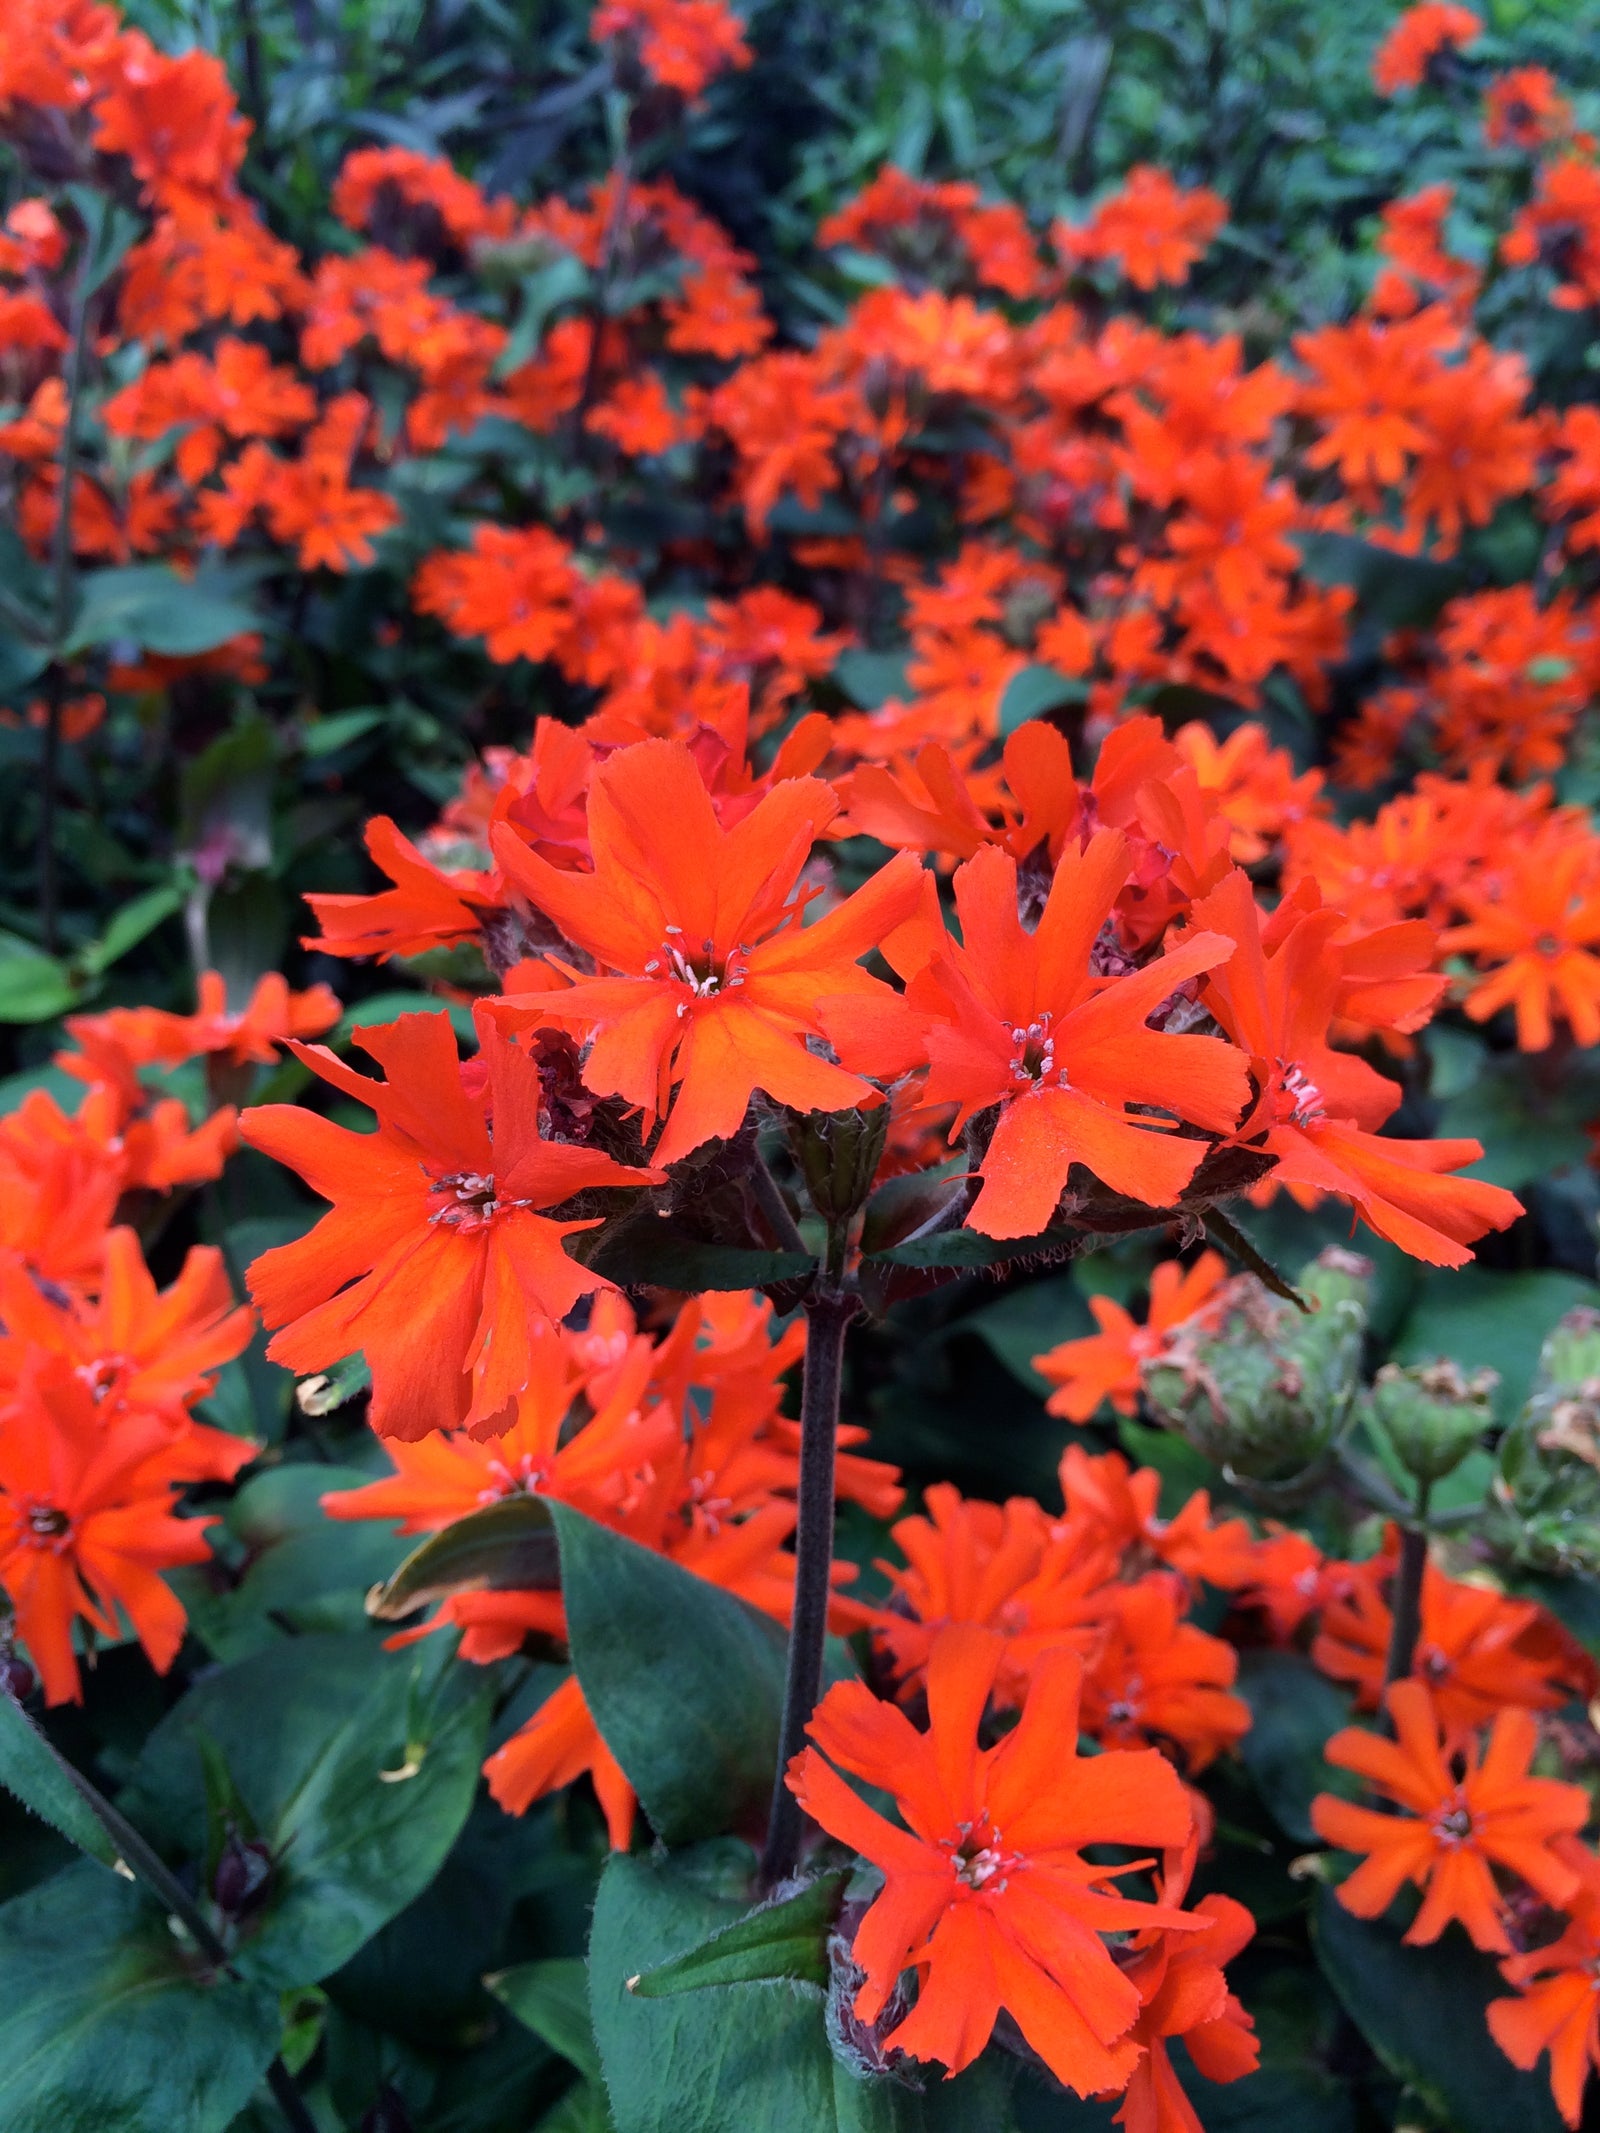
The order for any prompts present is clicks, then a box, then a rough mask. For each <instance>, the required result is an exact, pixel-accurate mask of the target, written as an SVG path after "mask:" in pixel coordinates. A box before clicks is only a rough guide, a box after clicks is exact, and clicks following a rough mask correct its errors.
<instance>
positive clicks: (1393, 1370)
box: [1372, 1358, 1500, 1482]
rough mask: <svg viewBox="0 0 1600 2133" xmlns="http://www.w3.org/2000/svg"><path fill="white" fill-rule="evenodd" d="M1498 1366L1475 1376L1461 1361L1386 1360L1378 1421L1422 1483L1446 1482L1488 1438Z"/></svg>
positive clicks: (1377, 1390)
mask: <svg viewBox="0 0 1600 2133" xmlns="http://www.w3.org/2000/svg"><path fill="white" fill-rule="evenodd" d="M1499 1382H1500V1373H1499V1372H1498V1371H1497V1370H1475V1371H1474V1372H1473V1373H1472V1375H1471V1376H1470V1377H1469V1376H1468V1375H1467V1373H1466V1372H1465V1371H1464V1370H1463V1369H1462V1368H1461V1366H1460V1364H1459V1363H1452V1362H1449V1361H1446V1360H1444V1359H1442V1358H1441V1359H1440V1360H1439V1361H1438V1362H1434V1363H1410V1364H1407V1365H1405V1366H1404V1367H1402V1366H1401V1365H1400V1364H1398V1363H1385V1364H1384V1366H1383V1368H1382V1369H1381V1370H1380V1371H1379V1372H1378V1375H1377V1378H1376V1379H1375V1381H1374V1383H1373V1387H1372V1419H1373V1422H1374V1424H1375V1425H1376V1427H1377V1428H1378V1429H1379V1430H1380V1431H1381V1432H1382V1434H1383V1436H1384V1437H1385V1438H1386V1439H1387V1440H1388V1443H1389V1445H1390V1446H1391V1448H1392V1449H1393V1451H1394V1455H1395V1457H1396V1458H1397V1459H1398V1460H1399V1462H1400V1464H1401V1465H1402V1466H1403V1467H1404V1468H1405V1470H1406V1472H1407V1473H1408V1474H1410V1475H1411V1476H1412V1477H1413V1478H1414V1479H1415V1480H1417V1481H1427V1482H1433V1481H1442V1480H1443V1479H1444V1477H1445V1475H1446V1474H1449V1473H1453V1472H1454V1470H1455V1469H1456V1468H1457V1467H1458V1466H1459V1465H1460V1464H1461V1462H1462V1460H1463V1459H1465V1457H1466V1456H1467V1454H1468V1452H1470V1451H1471V1450H1472V1449H1473V1447H1474V1446H1475V1445H1477V1444H1481V1443H1482V1441H1483V1433H1484V1431H1485V1430H1486V1429H1487V1428H1488V1426H1489V1424H1490V1422H1491V1421H1492V1420H1493V1414H1492V1410H1491V1408H1490V1405H1489V1402H1490V1400H1491V1398H1492V1396H1493V1393H1494V1389H1495V1387H1496V1386H1497V1385H1498V1384H1499Z"/></svg>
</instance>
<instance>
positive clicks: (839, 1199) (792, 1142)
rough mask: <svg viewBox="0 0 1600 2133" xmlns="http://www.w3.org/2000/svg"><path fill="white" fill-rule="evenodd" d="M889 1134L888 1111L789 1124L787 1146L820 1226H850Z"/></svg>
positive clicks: (820, 1114) (812, 1114) (878, 1108)
mask: <svg viewBox="0 0 1600 2133" xmlns="http://www.w3.org/2000/svg"><path fill="white" fill-rule="evenodd" d="M888 1131H889V1106H888V1105H887V1104H886V1103H882V1104H874V1105H873V1106H872V1108H871V1109H870V1110H863V1111H809V1112H807V1113H806V1114H805V1115H804V1116H803V1117H796V1118H793V1119H791V1120H790V1123H789V1146H790V1147H791V1148H792V1149H793V1151H794V1159H795V1161H796V1162H797V1163H798V1164H799V1166H800V1175H801V1176H802V1177H803V1178H804V1179H805V1183H806V1192H807V1194H808V1195H809V1196H810V1200H811V1204H812V1206H813V1207H814V1208H815V1209H816V1211H817V1213H818V1214H819V1215H820V1216H821V1217H822V1219H823V1221H824V1222H827V1223H834V1222H848V1221H849V1219H850V1217H851V1216H852V1215H853V1214H855V1213H856V1212H857V1210H858V1209H859V1208H861V1207H864V1206H865V1204H866V1199H867V1194H868V1193H869V1192H871V1190H872V1181H873V1179H874V1178H875V1177H876V1176H877V1174H878V1164H879V1162H880V1161H881V1159H882V1156H883V1143H884V1139H885V1137H886V1135H887V1134H888Z"/></svg>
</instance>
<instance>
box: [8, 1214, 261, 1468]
mask: <svg viewBox="0 0 1600 2133" xmlns="http://www.w3.org/2000/svg"><path fill="white" fill-rule="evenodd" d="M97 1287H98V1291H99V1295H98V1300H97V1301H96V1302H93V1303H88V1302H84V1301H82V1300H80V1299H78V1298H75V1297H72V1296H70V1295H67V1296H62V1295H60V1294H56V1295H51V1294H50V1293H48V1292H47V1291H46V1290H44V1289H42V1288H41V1287H40V1285H39V1283H38V1282H37V1281H36V1280H35V1279H34V1277H33V1276H32V1275H31V1274H29V1273H28V1272H27V1271H26V1269H25V1268H24V1267H23V1265H22V1263H21V1262H20V1261H19V1260H9V1261H7V1260H4V1259H0V1321H3V1323H4V1326H5V1337H4V1338H0V1403H3V1401H4V1399H5V1398H6V1397H7V1394H8V1390H9V1389H10V1388H11V1387H13V1386H14V1385H15V1384H16V1383H17V1381H18V1379H19V1377H20V1376H22V1375H24V1374H25V1373H26V1371H27V1369H28V1368H30V1367H32V1365H33V1363H34V1362H35V1361H36V1360H37V1359H38V1357H39V1356H40V1355H41V1354H48V1355H56V1356H59V1357H61V1358H62V1359H63V1361H65V1362H66V1363H69V1364H70V1365H71V1367H72V1369H73V1371H74V1373H75V1375H76V1376H77V1378H78V1379H79V1381H80V1382H81V1383H82V1384H84V1385H86V1386H88V1388H89V1390H90V1391H91V1392H92V1393H93V1395H94V1398H95V1401H96V1404H97V1406H98V1409H99V1413H100V1418H101V1423H102V1425H103V1427H105V1428H106V1429H108V1430H109V1429H112V1428H114V1427H116V1426H117V1425H118V1424H120V1423H122V1422H123V1421H125V1420H127V1419H129V1418H133V1419H136V1420H137V1421H139V1422H141V1423H149V1422H152V1421H153V1422H157V1423H159V1424H160V1425H161V1427H162V1428H163V1429H164V1430H165V1431H166V1433H167V1435H168V1437H169V1438H171V1439H172V1440H174V1441H175V1442H181V1444H182V1449H183V1457H184V1460H185V1472H186V1474H187V1475H188V1477H189V1478H191V1479H193V1480H196V1481H200V1480H218V1481H230V1480H232V1478H233V1476H234V1475H235V1474H237V1473H238V1471H239V1469H240V1468H241V1467H242V1466H245V1465H248V1463H249V1462H250V1460H251V1459H253V1458H254V1457H255V1454H256V1446H255V1445H254V1444H252V1443H251V1441H250V1439H249V1438H248V1437H235V1436H233V1435H231V1434H230V1433H229V1432H228V1431H226V1430H221V1429H211V1428H207V1427H205V1426H203V1425H202V1424H200V1423H197V1422H195V1421H194V1420H193V1419H192V1417H191V1415H190V1409H191V1408H192V1407H193V1406H194V1404H195V1402H196V1401H197V1400H203V1399H204V1398H205V1397H206V1396H207V1394H209V1393H211V1392H213V1391H214V1390H215V1389H216V1382H217V1379H216V1373H217V1371H218V1369H219V1368H220V1367H221V1365H222V1364H224V1363H227V1362H231V1361H232V1360H233V1358H234V1357H235V1356H236V1355H240V1354H242V1353H243V1352H244V1349H245V1347H246V1346H247V1345H248V1343H249V1339H250V1332H251V1327H252V1324H253V1320H252V1317H251V1313H250V1311H249V1310H248V1308H246V1307H244V1306H242V1305H241V1306H235V1304H234V1300H233V1291H232V1288H231V1287H230V1286H229V1282H228V1276H227V1272H226V1270H225V1268H224V1266H223V1263H222V1254H221V1253H220V1252H219V1251H217V1250H216V1249H215V1247H214V1246H212V1245H195V1246H194V1247H193V1248H192V1249H191V1250H190V1252H189V1255H188V1257H187V1258H186V1259H185V1260H184V1263H183V1267H182V1270H181V1271H180V1273H179V1275H178V1278H177V1280H176V1281H174V1282H173V1284H172V1286H171V1287H170V1288H167V1289H161V1290H158V1289H157V1288H156V1285H155V1282H154V1280H153V1279H152V1277H151V1274H150V1270H149V1268H148V1267H147V1266H146V1265H145V1262H144V1254H143V1252H142V1251H141V1250H140V1248H139V1240H138V1238H137V1236H136V1235H135V1234H134V1232H133V1231H132V1230H131V1229H114V1230H112V1231H111V1232H110V1234H109V1235H108V1236H107V1237H106V1239H105V1244H104V1261H103V1266H102V1270H101V1274H100V1279H99V1282H98V1284H97Z"/></svg>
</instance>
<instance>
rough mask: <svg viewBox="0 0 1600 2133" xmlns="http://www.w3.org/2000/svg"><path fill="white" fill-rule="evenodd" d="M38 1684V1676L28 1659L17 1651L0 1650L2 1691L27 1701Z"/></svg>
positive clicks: (19, 1701) (20, 1701)
mask: <svg viewBox="0 0 1600 2133" xmlns="http://www.w3.org/2000/svg"><path fill="white" fill-rule="evenodd" d="M38 1686H39V1679H38V1676H37V1675H36V1674H35V1673H34V1671H33V1668H32V1667H31V1666H29V1664H28V1662H27V1660H26V1659H21V1658H19V1657H18V1656H17V1654H16V1653H15V1652H10V1651H8V1652H0V1692H3V1693H4V1694H5V1695H7V1696H10V1697H13V1698H14V1699H15V1700H16V1702H18V1703H26V1702H27V1700H28V1698H29V1697H30V1696H31V1695H32V1694H33V1692H34V1690H35V1689H36V1688H37V1687H38Z"/></svg>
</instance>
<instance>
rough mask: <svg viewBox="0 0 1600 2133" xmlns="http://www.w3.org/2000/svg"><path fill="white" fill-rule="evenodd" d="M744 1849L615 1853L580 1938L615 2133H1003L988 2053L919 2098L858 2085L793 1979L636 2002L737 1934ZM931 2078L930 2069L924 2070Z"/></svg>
mask: <svg viewBox="0 0 1600 2133" xmlns="http://www.w3.org/2000/svg"><path fill="white" fill-rule="evenodd" d="M754 1868H755V1860H754V1856H753V1854H752V1853H751V1852H750V1850H749V1848H748V1847H747V1846H745V1845H742V1844H735V1843H731V1842H721V1843H715V1844H703V1845H697V1846H695V1847H694V1848H693V1849H692V1850H690V1851H687V1852H682V1853H677V1854H671V1855H669V1854H663V1853H660V1852H657V1853H653V1854H649V1855H645V1854H638V1853H635V1854H632V1855H627V1854H622V1853H616V1854H613V1856H612V1857H611V1859H610V1860H609V1861H608V1862H607V1865H606V1870H605V1873H604V1874H603V1875H602V1876H601V1880H600V1893H599V1896H598V1898H597V1899H596V1902H595V1910H594V1925H593V1929H592V1931H591V1933H590V1937H589V2004H590V2009H591V2012H592V2014H593V2017H594V2033H595V2041H596V2043H597V2044H598V2045H599V2048H600V2063H601V2066H602V2068H603V2069H604V2072H605V2082H606V2091H607V2094H608V2096H609V2098H610V2103H611V2115H612V2119H613V2121H614V2123H615V2126H616V2129H617V2133H1006V2128H1008V2127H1009V2126H1010V2124H1011V2117H1010V2112H1009V2108H1008V2104H1007V2099H1006V2094H1005V2087H1006V2084H1005V2077H1004V2075H1003V2074H1002V2073H1000V2072H999V2071H998V2069H997V2067H996V2065H995V2063H994V2058H993V2055H988V2056H987V2057H986V2059H985V2061H983V2062H980V2063H979V2064H978V2065H977V2066H974V2067H971V2068H969V2069H968V2071H967V2072H966V2073H965V2074H962V2075H960V2076H959V2077H958V2078H957V2079H956V2080H954V2081H946V2080H943V2079H940V2078H938V2077H937V2076H933V2077H932V2078H930V2079H929V2081H928V2083H927V2086H926V2087H925V2088H924V2089H922V2090H920V2091H919V2090H917V2089H913V2088H911V2087H909V2086H908V2085H907V2084H905V2083H904V2082H901V2081H896V2080H891V2079H876V2080H868V2079H862V2078H860V2077H858V2076H857V2075H856V2074H854V2073H853V2072H851V2071H850V2070H849V2069H848V2068H846V2067H845V2066H844V2064H843V2063H842V2062H841V2061H840V2060H838V2059H836V2058H835V2057H834V2055H833V2053H832V2051H831V2050H830V2049H829V2046H828V2039H827V2032H826V2028H825V2024H824V1994H823V1991H822V1989H821V1988H820V1987H819V1986H818V1985H815V1984H811V1983H807V1982H805V1981H803V1980H800V1979H795V1978H769V1979H764V1980H759V1981H755V1982H751V1983H748V1984H730V1985H727V1986H725V1987H724V1988H723V1989H722V1990H720V1991H718V1992H686V1993H682V1994H679V1995H676V1996H674V1997H673V1998H671V1999H646V1998H644V1997H642V1996H641V1995H639V1994H636V1993H631V1992H629V1990H628V1989H627V1980H628V1979H629V1978H630V1977H633V1976H634V1975H635V1974H637V1973H639V1972H641V1971H643V1970H648V1969H652V1968H654V1967H656V1966H657V1965H659V1964H662V1963H665V1962H666V1961H668V1960H669V1959H670V1958H672V1957H674V1956H677V1955H679V1954H681V1953H682V1952H683V1950H684V1949H686V1948H694V1947H697V1946H699V1945H701V1944H703V1943H704V1942H706V1941H707V1940H709V1939H711V1938H712V1936H713V1935H715V1934H716V1933H718V1932H719V1931H721V1930H725V1929H726V1928H728V1927H730V1926H733V1925H734V1924H736V1923H737V1922H738V1920H739V1919H740V1917H741V1914H743V1913H744V1912H745V1911H746V1910H747V1908H748V1905H749V1898H750V1884H751V1881H752V1878H753V1874H754ZM930 2071H931V2070H930Z"/></svg>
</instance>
